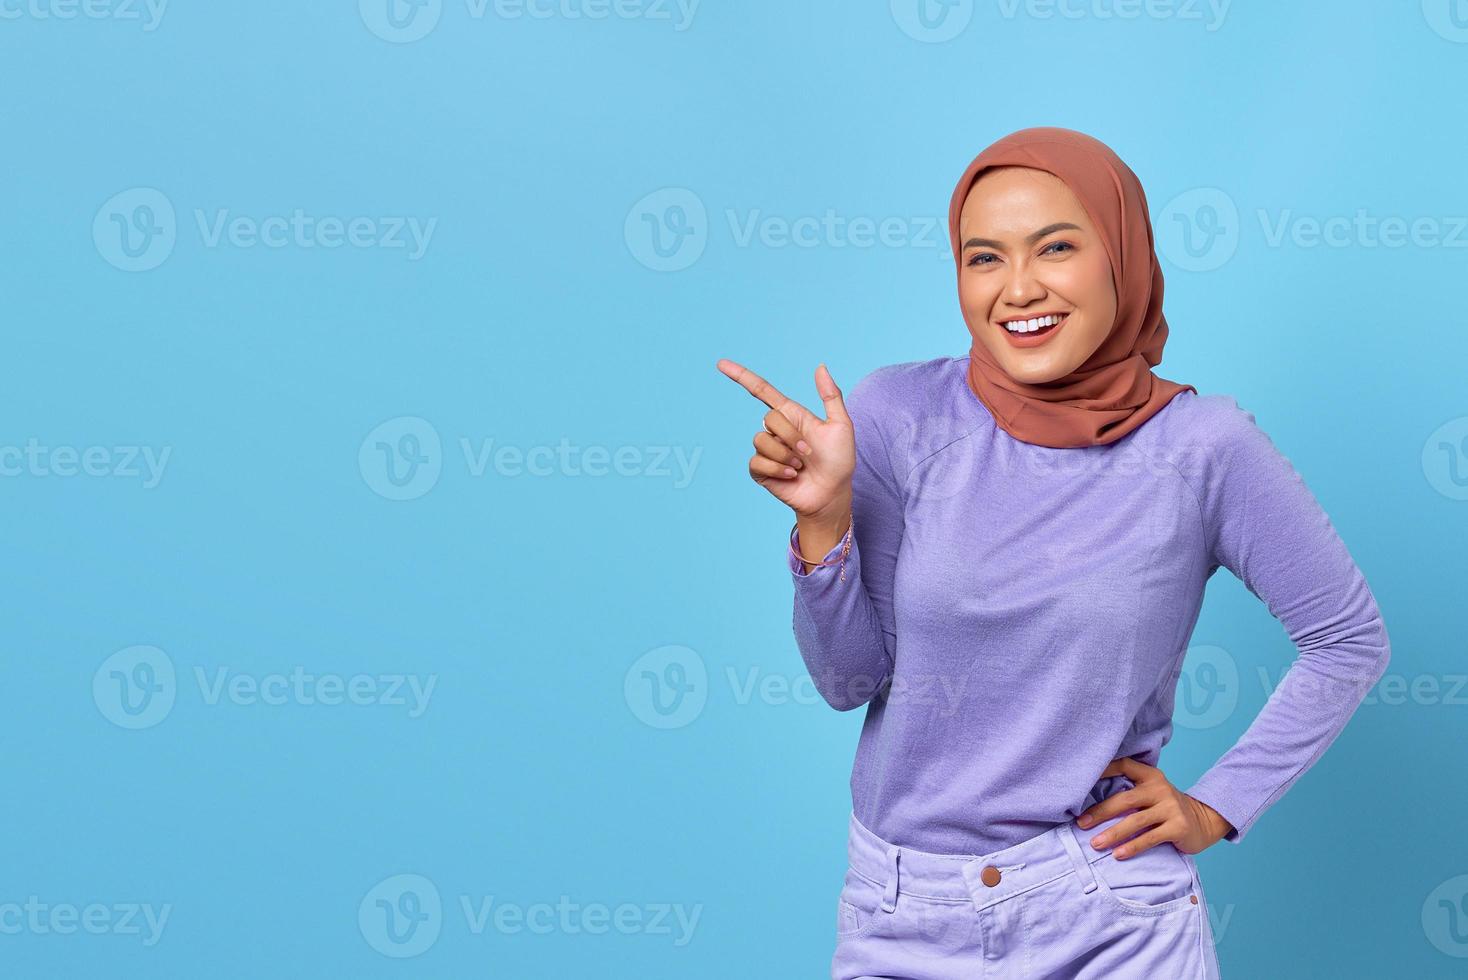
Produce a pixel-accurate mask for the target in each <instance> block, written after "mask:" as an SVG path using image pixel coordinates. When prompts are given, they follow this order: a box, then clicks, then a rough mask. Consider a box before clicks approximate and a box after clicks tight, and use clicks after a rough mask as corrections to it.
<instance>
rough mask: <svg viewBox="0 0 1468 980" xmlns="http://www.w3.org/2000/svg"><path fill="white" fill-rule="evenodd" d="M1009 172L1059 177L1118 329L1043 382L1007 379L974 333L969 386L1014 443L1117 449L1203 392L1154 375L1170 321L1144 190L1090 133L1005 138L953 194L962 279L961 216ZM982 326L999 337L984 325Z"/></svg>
mask: <svg viewBox="0 0 1468 980" xmlns="http://www.w3.org/2000/svg"><path fill="white" fill-rule="evenodd" d="M1006 166H1013V167H1032V168H1034V169H1036V170H1043V171H1046V172H1047V173H1051V174H1054V175H1055V176H1056V177H1058V178H1060V179H1061V180H1062V181H1064V182H1065V183H1066V185H1067V186H1068V187H1069V188H1070V190H1071V192H1072V193H1073V194H1075V196H1076V198H1077V199H1078V200H1079V201H1080V203H1081V206H1082V207H1083V208H1085V211H1086V214H1088V215H1089V216H1090V218H1091V223H1092V224H1093V225H1094V226H1095V227H1096V230H1097V232H1098V233H1099V234H1100V236H1101V241H1102V242H1103V243H1104V245H1105V247H1106V254H1107V256H1108V258H1109V259H1110V261H1111V275H1112V281H1113V283H1114V284H1115V286H1116V322H1115V323H1113V324H1112V327H1111V333H1110V334H1108V335H1107V337H1106V339H1105V340H1104V341H1102V343H1101V346H1100V347H1098V348H1096V350H1095V352H1094V353H1092V354H1091V356H1090V357H1088V358H1087V359H1086V360H1085V362H1083V363H1082V364H1081V365H1080V366H1079V367H1077V368H1076V369H1075V370H1074V371H1072V372H1071V373H1070V374H1067V375H1066V376H1064V377H1063V378H1057V379H1056V380H1054V381H1048V382H1045V383H1044V384H1027V383H1025V382H1023V381H1017V380H1015V379H1014V378H1012V377H1010V376H1009V374H1007V373H1006V372H1005V371H1004V369H1003V368H1002V367H1000V366H999V363H998V362H997V361H995V360H994V358H993V357H992V356H991V355H990V354H989V350H988V348H987V347H985V346H984V344H983V343H982V342H981V341H980V340H979V338H978V335H977V333H975V332H974V327H973V325H970V327H969V332H970V334H972V335H973V345H972V347H971V348H970V351H969V368H968V383H969V387H970V388H972V389H973V392H974V394H975V395H977V396H978V399H979V401H981V402H983V404H984V406H985V407H986V408H988V409H989V412H990V414H991V415H993V416H994V420H995V422H996V423H998V425H999V426H1000V427H1001V428H1003V429H1004V431H1005V432H1008V433H1009V434H1010V435H1011V436H1014V437H1015V438H1016V439H1019V440H1022V441H1024V442H1029V443H1034V444H1036V445H1040V446H1051V447H1055V448H1062V449H1064V448H1073V447H1078V446H1094V445H1102V444H1106V443H1112V442H1115V441H1116V440H1118V439H1120V438H1122V437H1123V436H1125V435H1127V434H1128V433H1130V432H1132V431H1133V430H1134V429H1136V428H1137V427H1138V426H1140V425H1141V424H1142V423H1143V422H1146V421H1147V420H1148V419H1149V418H1151V417H1152V416H1153V415H1155V414H1156V413H1157V412H1159V411H1161V410H1162V408H1163V407H1164V406H1165V405H1166V404H1167V403H1168V401H1169V400H1171V399H1172V397H1173V396H1174V395H1176V394H1178V393H1179V392H1182V391H1192V392H1194V393H1196V392H1197V390H1198V389H1196V388H1194V387H1193V386H1192V385H1190V384H1179V383H1177V382H1175V381H1167V380H1164V379H1162V378H1159V377H1158V376H1157V375H1155V374H1153V373H1152V368H1153V367H1154V366H1156V365H1158V364H1160V363H1162V345H1163V344H1164V343H1166V341H1167V320H1166V319H1165V318H1164V317H1163V315H1162V268H1161V266H1160V265H1159V264H1158V262H1157V253H1156V251H1154V248H1153V241H1152V221H1151V218H1150V217H1149V216H1148V213H1147V197H1146V195H1145V194H1144V193H1143V191H1142V183H1141V181H1140V180H1138V179H1137V175H1136V174H1134V173H1132V171H1131V168H1130V167H1128V166H1127V165H1126V164H1125V163H1123V162H1122V160H1121V158H1120V157H1118V156H1117V155H1116V154H1115V153H1114V152H1112V150H1111V148H1110V147H1108V146H1107V145H1106V144H1105V143H1102V142H1101V141H1100V140H1097V139H1095V138H1094V137H1091V136H1087V135H1086V134H1084V133H1078V132H1076V131H1074V130H1070V129H1060V128H1057V127H1052V126H1040V127H1035V128H1032V129H1022V130H1019V131H1018V132H1014V133H1011V134H1009V135H1008V136H1005V137H1004V138H1002V139H1000V140H999V141H998V142H996V143H994V144H992V145H991V146H989V147H988V149H986V150H984V151H983V152H982V153H980V154H979V155H978V156H977V157H975V158H974V161H973V162H972V163H970V164H969V165H968V169H967V170H965V171H964V173H963V176H962V177H961V178H960V179H959V181H958V186H957V187H956V188H955V189H954V191H953V199H952V201H951V203H950V204H949V207H948V234H949V239H950V241H951V243H952V246H953V258H954V263H955V264H956V265H957V267H958V274H959V275H960V276H962V275H963V249H962V243H961V242H960V241H959V233H958V217H959V214H960V212H962V210H963V202H964V200H965V198H967V197H968V192H969V190H970V189H971V188H972V187H973V185H974V181H976V180H977V179H978V178H979V176H980V175H981V174H982V173H983V172H984V171H985V170H987V169H989V168H991V167H1006ZM978 326H979V329H993V326H992V324H991V323H990V322H989V321H988V320H985V322H984V323H982V324H979V325H978Z"/></svg>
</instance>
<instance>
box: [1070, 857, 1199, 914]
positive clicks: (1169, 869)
mask: <svg viewBox="0 0 1468 980" xmlns="http://www.w3.org/2000/svg"><path fill="white" fill-rule="evenodd" d="M1091 868H1092V869H1093V870H1094V871H1095V872H1096V880H1097V882H1098V883H1099V885H1100V888H1101V891H1103V892H1105V893H1106V895H1107V897H1109V898H1110V899H1111V901H1112V903H1113V904H1114V905H1115V906H1116V907H1117V908H1119V909H1120V910H1121V911H1123V912H1128V913H1130V914H1133V915H1163V914H1166V913H1168V912H1174V911H1177V910H1178V909H1186V908H1191V907H1193V906H1195V905H1197V902H1198V899H1197V890H1196V887H1195V873H1194V866H1193V862H1192V861H1191V860H1190V859H1189V857H1188V856H1187V855H1186V854H1184V853H1183V852H1182V851H1179V850H1178V849H1177V846H1176V845H1174V844H1173V842H1172V841H1162V842H1161V843H1160V844H1154V845H1153V846H1151V847H1149V848H1147V849H1146V850H1145V851H1142V852H1140V853H1137V854H1133V855H1132V856H1131V857H1129V858H1122V859H1118V858H1117V857H1116V856H1115V854H1114V852H1113V850H1112V849H1107V850H1106V851H1105V852H1104V853H1102V854H1101V855H1100V856H1099V857H1098V858H1096V859H1095V860H1094V861H1092V862H1091Z"/></svg>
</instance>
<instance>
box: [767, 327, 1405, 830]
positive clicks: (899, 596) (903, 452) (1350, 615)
mask: <svg viewBox="0 0 1468 980" xmlns="http://www.w3.org/2000/svg"><path fill="white" fill-rule="evenodd" d="M967 362H968V357H967V355H965V356H962V357H944V358H938V359H934V360H930V361H921V362H909V363H904V364H894V365H889V366H886V367H882V368H878V369H877V370H875V371H873V372H872V373H871V374H869V375H867V376H866V377H865V378H863V379H862V380H861V381H860V382H859V383H858V384H857V385H856V386H855V387H854V388H853V389H852V390H851V391H850V392H849V393H848V394H847V395H846V406H847V410H848V411H849V413H850V415H851V418H852V422H853V425H854V426H855V430H856V442H857V467H856V473H855V475H854V477H853V480H852V491H853V523H854V533H855V541H854V542H853V544H852V548H851V551H850V553H849V555H848V556H847V559H846V579H845V581H844V582H843V581H840V580H839V573H840V569H839V568H838V567H837V566H835V565H832V566H827V567H817V568H814V569H812V570H811V571H810V572H809V573H808V574H807V573H806V572H805V571H804V566H803V564H802V563H801V562H800V561H798V560H797V559H796V558H795V557H794V556H793V555H789V554H787V565H788V567H789V569H790V572H791V575H792V578H793V580H794V586H795V596H794V619H793V628H794V633H795V638H796V642H797V645H798V646H799V649H800V653H801V656H802V658H803V659H804V661H805V664H806V667H807V668H808V669H809V671H810V674H811V678H812V680H813V681H814V682H815V685H816V688H817V689H818V690H819V691H820V693H821V695H822V696H823V697H824V698H825V699H826V700H827V702H829V703H830V704H831V706H832V707H834V708H837V709H840V710H850V709H853V708H856V707H859V706H861V705H863V704H865V705H866V706H867V712H866V718H865V723H864V725H863V727H862V732H861V739H860V743H859V745H858V747H857V752H856V759H855V763H854V765H853V768H852V773H851V793H852V808H853V812H854V814H855V816H856V817H857V819H858V820H860V822H861V823H862V824H863V825H864V826H865V827H867V828H869V829H870V830H871V831H872V832H873V833H875V834H877V835H879V836H880V837H881V838H882V839H884V840H886V841H890V842H893V843H894V844H897V845H901V846H904V847H911V848H916V849H920V850H923V851H928V852H935V853H948V854H986V853H990V852H993V851H997V850H1000V849H1002V848H1005V847H1009V846H1012V845H1014V844H1017V843H1020V842H1022V841H1026V840H1030V839H1032V838H1034V837H1036V836H1037V835H1040V834H1042V833H1044V832H1045V831H1046V830H1049V829H1050V828H1052V827H1055V826H1056V825H1058V824H1061V823H1064V822H1066V821H1068V820H1069V819H1070V818H1072V817H1074V816H1075V815H1076V814H1078V813H1079V812H1080V811H1081V810H1083V809H1084V808H1085V806H1086V805H1087V796H1088V794H1090V793H1091V792H1092V790H1094V789H1095V788H1096V786H1097V782H1098V776H1099V774H1100V773H1101V771H1102V770H1103V769H1104V768H1105V767H1106V765H1107V764H1108V763H1109V762H1110V761H1111V760H1112V759H1113V758H1117V757H1120V756H1131V757H1133V758H1135V759H1137V760H1139V761H1141V762H1144V763H1146V764H1148V765H1154V766H1155V765H1159V762H1158V758H1159V754H1160V752H1161V749H1162V747H1163V746H1164V745H1166V744H1167V742H1168V741H1169V739H1170V738H1171V736H1172V729H1173V725H1172V718H1173V710H1174V700H1175V696H1176V694H1177V691H1178V688H1179V676H1180V672H1181V669H1182V661H1183V657H1184V654H1185V652H1186V650H1187V646H1188V642H1189V639H1190V637H1191V635H1192V631H1193V627H1194V625H1195V624H1196V623H1197V619H1198V614H1199V612H1200V610H1201V608H1202V602H1203V593H1204V587H1205V585H1206V583H1207V581H1208V579H1209V578H1210V577H1211V576H1212V575H1213V573H1214V572H1215V571H1217V569H1218V568H1219V567H1225V568H1227V569H1228V570H1229V571H1230V572H1232V573H1233V574H1234V575H1236V576H1237V577H1238V578H1239V579H1240V581H1242V582H1243V583H1244V584H1245V585H1246V586H1247V587H1248V589H1249V590H1250V591H1251V592H1252V593H1253V594H1254V595H1256V596H1258V597H1259V598H1260V599H1261V600H1263V601H1264V602H1265V603H1266V604H1267V606H1268V608H1269V610H1270V612H1271V613H1272V614H1273V615H1274V616H1275V617H1276V618H1277V619H1278V620H1279V621H1280V623H1281V624H1282V626H1283V627H1284V629H1285V631H1286V632H1287V634H1288V636H1289V638H1290V640H1291V641H1292V642H1293V643H1294V644H1295V646H1296V648H1297V651H1298V655H1297V656H1296V658H1295V659H1294V661H1293V663H1292V664H1291V666H1290V668H1289V670H1288V672H1287V673H1286V674H1285V676H1284V678H1283V679H1282V680H1281V682H1280V683H1279V685H1278V686H1277V687H1276V688H1275V690H1274V691H1273V693H1272V694H1271V695H1270V697H1269V699H1268V701H1267V703H1266V704H1265V705H1264V707H1263V708H1262V709H1261V710H1260V711H1259V713H1258V715H1257V716H1256V717H1255V719H1254V720H1253V722H1252V723H1251V724H1250V725H1249V726H1248V728H1247V730H1246V731H1245V732H1244V734H1243V735H1242V736H1241V737H1240V738H1239V740H1238V742H1237V743H1236V744H1235V745H1234V746H1233V747H1232V748H1230V749H1229V750H1228V751H1227V752H1226V753H1225V754H1224V755H1223V756H1222V757H1221V758H1220V759H1219V760H1218V761H1217V762H1216V763H1215V764H1214V765H1213V766H1212V767H1211V768H1210V769H1208V771H1207V772H1205V773H1204V774H1203V775H1202V776H1201V777H1200V778H1199V779H1198V780H1197V781H1196V782H1195V783H1194V784H1193V785H1192V786H1190V787H1180V788H1182V789H1184V791H1185V792H1187V793H1188V794H1189V795H1191V796H1193V797H1195V798H1196V799H1198V800H1201V801H1202V802H1204V803H1206V804H1208V805H1209V806H1211V807H1213V808H1214V809H1215V810H1217V811H1218V812H1219V813H1220V814H1222V815H1223V816H1224V817H1225V818H1226V819H1227V820H1228V821H1229V822H1230V823H1231V824H1232V825H1233V826H1234V828H1235V829H1234V831H1233V832H1232V833H1230V834H1229V835H1228V836H1227V837H1226V838H1225V840H1227V841H1230V842H1232V843H1238V842H1240V841H1241V840H1242V839H1243V838H1244V837H1245V836H1246V835H1247V834H1248V833H1249V830H1250V829H1251V828H1252V827H1253V826H1254V823H1255V822H1256V821H1257V820H1258V819H1259V817H1260V815H1261V814H1262V813H1263V812H1264V811H1265V810H1266V809H1267V808H1268V807H1269V806H1270V805H1271V804H1273V803H1274V802H1275V801H1276V800H1278V799H1279V798H1280V796H1281V795H1282V794H1283V793H1284V792H1285V791H1286V790H1287V789H1289V787H1290V786H1291V785H1292V784H1293V783H1294V782H1295V781H1296V780H1298V779H1299V778H1300V777H1301V776H1302V775H1303V774H1304V773H1305V772H1306V771H1307V770H1308V769H1309V768H1310V767H1311V766H1312V765H1313V764H1314V763H1315V761H1316V760H1317V759H1318V758H1319V757H1320V755H1321V753H1323V752H1324V751H1325V749H1326V748H1327V747H1328V746H1329V745H1330V744H1331V742H1332V741H1334V739H1335V738H1336V737H1337V736H1338V735H1339V734H1340V732H1341V730H1342V728H1344V726H1345V724H1346V723H1347V721H1348V720H1349V719H1350V717H1351V715H1352V713H1353V712H1354V711H1355V709H1356V707H1357V705H1359V704H1360V702H1361V700H1362V699H1363V698H1364V697H1365V695H1366V693H1367V692H1368V691H1369V690H1370V688H1371V686H1372V685H1373V684H1375V682H1376V681H1377V679H1378V678H1380V676H1381V675H1382V673H1383V672H1384V671H1385V669H1386V665H1387V661H1388V659H1389V657H1390V648H1389V643H1388V638H1387V633H1386V628H1385V625H1384V623H1383V621H1382V617H1381V614H1380V612H1379V610H1378V608H1377V604H1376V599H1375V596H1374V595H1373V594H1372V592H1371V590H1370V588H1369V587H1368V586H1367V583H1366V580H1365V578H1364V577H1363V576H1362V574H1361V572H1360V570H1359V569H1358V568H1357V566H1356V564H1355V562H1354V561H1353V559H1352V558H1351V555H1350V553H1349V552H1348V551H1347V549H1346V546H1345V544H1344V543H1343V542H1342V541H1341V539H1340V537H1339V535H1338V534H1337V533H1336V531H1335V528H1334V527H1333V526H1332V524H1331V523H1330V519H1329V518H1328V516H1327V515H1326V513H1325V512H1324V510H1323V509H1322V508H1321V507H1320V505H1319V503H1318V502H1317V500H1316V499H1315V497H1314V495H1313V494H1312V493H1311V492H1310V490H1309V489H1308V488H1307V487H1306V485H1305V483H1304V482H1303V480H1302V479H1301V477H1300V475H1299V474H1298V473H1297V472H1296V471H1295V469H1294V467H1293V465H1292V464H1291V463H1290V461H1289V460H1288V459H1287V458H1286V457H1285V456H1284V455H1283V454H1281V453H1280V452H1279V450H1278V449H1277V448H1276V447H1275V445H1274V443H1273V442H1272V441H1271V440H1270V439H1269V437H1268V436H1267V435H1266V434H1265V433H1264V432H1263V431H1262V430H1261V429H1260V428H1258V426H1257V425H1256V424H1255V419H1254V416H1253V414H1252V413H1250V412H1248V411H1246V410H1244V409H1242V408H1240V407H1239V405H1238V403H1237V402H1236V401H1235V400H1234V399H1233V398H1232V397H1230V396H1227V395H1198V394H1196V393H1194V392H1191V391H1184V392H1181V393H1180V394H1178V395H1177V396H1175V397H1174V398H1173V399H1172V400H1171V401H1170V402H1169V403H1168V404H1167V406H1166V407H1165V408H1164V409H1163V410H1161V411H1159V412H1158V413H1157V414H1156V415H1155V416H1153V417H1152V418H1151V419H1149V420H1148V421H1147V422H1146V423H1145V424H1144V425H1142V426H1141V427H1139V428H1138V429H1137V430H1136V431H1134V432H1131V433H1129V434H1128V435H1127V436H1125V437H1123V438H1122V439H1119V440H1117V441H1116V442H1114V443H1112V444H1110V445H1104V446H1087V447H1081V448H1070V449H1056V448H1050V447H1044V446H1037V445H1033V444H1030V443H1025V442H1021V441H1019V440H1017V439H1015V438H1013V437H1011V436H1010V435H1008V434H1007V433H1006V432H1005V431H1004V430H1003V429H1002V428H1000V427H999V426H998V425H996V424H995V423H994V420H993V418H992V417H991V416H990V415H989V414H988V410H987V409H986V408H985V407H984V405H983V403H982V402H980V401H979V400H978V399H977V398H976V397H975V396H974V394H973V392H972V391H971V390H970V389H969V387H968V385H967V382H966V380H965V377H966V375H965V372H966V370H967V367H968V363H967ZM796 547H797V548H798V547H799V540H798V535H797V538H796ZM840 550H841V546H840V544H839V543H838V544H837V546H836V547H834V548H832V550H831V552H830V553H829V554H827V555H826V556H825V558H826V560H833V559H837V558H838V557H839V555H840ZM1206 694H1207V692H1203V693H1202V694H1201V695H1199V696H1205V695H1206ZM1098 798H1099V797H1098Z"/></svg>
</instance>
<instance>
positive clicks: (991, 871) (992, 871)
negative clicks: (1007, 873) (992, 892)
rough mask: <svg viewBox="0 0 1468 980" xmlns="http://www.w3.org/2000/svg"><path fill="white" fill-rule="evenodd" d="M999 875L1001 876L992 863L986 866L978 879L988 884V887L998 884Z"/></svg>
mask: <svg viewBox="0 0 1468 980" xmlns="http://www.w3.org/2000/svg"><path fill="white" fill-rule="evenodd" d="M1000 877H1001V876H1000V874H999V869H998V868H996V867H994V865H992V864H991V865H989V866H988V867H986V868H985V869H984V870H983V871H982V872H980V874H979V880H980V881H982V882H983V883H984V884H986V885H988V886H989V887H990V888H993V887H994V886H995V885H997V884H999V879H1000Z"/></svg>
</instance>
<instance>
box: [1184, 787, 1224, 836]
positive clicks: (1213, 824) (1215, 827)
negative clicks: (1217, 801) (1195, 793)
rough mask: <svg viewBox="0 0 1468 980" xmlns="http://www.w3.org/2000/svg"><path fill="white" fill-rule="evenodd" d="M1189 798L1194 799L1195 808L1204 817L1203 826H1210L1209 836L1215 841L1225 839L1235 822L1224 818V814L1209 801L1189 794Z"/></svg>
mask: <svg viewBox="0 0 1468 980" xmlns="http://www.w3.org/2000/svg"><path fill="white" fill-rule="evenodd" d="M1188 799H1190V800H1192V801H1193V806H1194V808H1195V809H1196V810H1197V811H1198V814H1199V816H1200V817H1201V818H1202V821H1203V826H1205V827H1206V828H1208V834H1209V836H1211V837H1212V838H1213V839H1214V840H1215V841H1220V840H1223V838H1224V837H1226V836H1227V835H1228V834H1229V832H1230V831H1232V830H1233V829H1234V828H1233V824H1231V823H1229V822H1228V821H1227V820H1226V819H1224V816H1223V814H1221V813H1219V812H1218V811H1217V810H1215V809H1213V807H1211V806H1209V805H1208V804H1207V803H1204V802H1203V801H1202V800H1200V799H1197V798H1196V797H1192V796H1189V797H1188Z"/></svg>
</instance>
